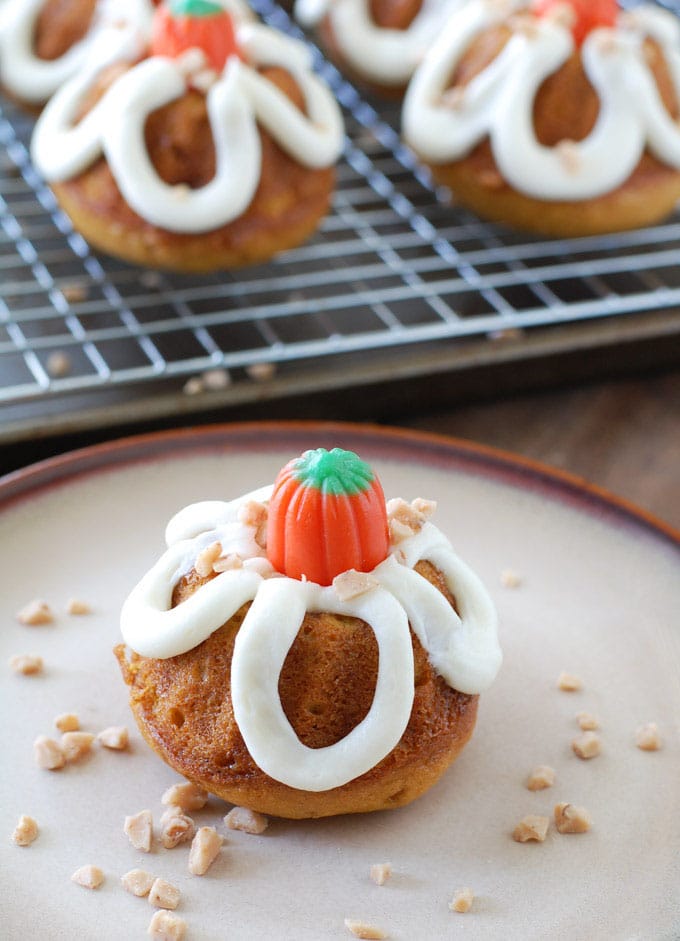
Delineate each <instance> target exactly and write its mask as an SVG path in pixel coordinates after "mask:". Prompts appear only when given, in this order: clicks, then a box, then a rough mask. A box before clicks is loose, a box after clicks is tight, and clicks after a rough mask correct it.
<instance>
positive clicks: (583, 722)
mask: <svg viewBox="0 0 680 941" xmlns="http://www.w3.org/2000/svg"><path fill="white" fill-rule="evenodd" d="M576 721H577V722H578V724H579V728H581V729H583V731H584V732H592V731H593V730H594V729H599V727H600V723H599V722H598V720H597V718H596V717H595V716H594V715H592V714H591V713H590V712H577V713H576Z"/></svg>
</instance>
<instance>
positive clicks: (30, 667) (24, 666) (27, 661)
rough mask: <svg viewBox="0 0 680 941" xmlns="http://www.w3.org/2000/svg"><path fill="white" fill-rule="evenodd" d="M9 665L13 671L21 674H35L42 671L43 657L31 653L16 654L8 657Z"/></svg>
mask: <svg viewBox="0 0 680 941" xmlns="http://www.w3.org/2000/svg"><path fill="white" fill-rule="evenodd" d="M9 666H10V669H11V670H12V672H13V673H18V674H21V675H22V676H35V675H36V674H37V673H42V671H43V666H44V664H43V658H42V657H39V656H38V655H37V654H33V653H20V654H16V655H15V656H13V657H10V659H9Z"/></svg>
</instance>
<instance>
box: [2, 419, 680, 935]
mask: <svg viewBox="0 0 680 941" xmlns="http://www.w3.org/2000/svg"><path fill="white" fill-rule="evenodd" d="M334 444H340V445H343V446H346V447H350V448H353V449H355V450H359V451H360V452H361V453H362V455H363V456H365V457H367V458H368V459H370V460H372V461H373V463H374V465H375V466H376V468H377V470H378V472H379V474H380V476H381V478H382V481H383V485H384V488H385V491H386V493H387V495H388V496H395V495H402V496H404V497H407V498H413V497H415V496H425V497H431V498H434V499H436V500H438V501H439V509H438V512H437V515H436V517H435V521H436V523H437V525H439V526H440V527H441V528H442V529H444V530H445V531H447V532H448V533H449V535H450V537H451V539H452V542H453V544H454V546H455V547H456V548H457V550H458V551H459V552H460V554H461V555H462V556H463V557H464V558H465V559H467V560H468V561H469V562H470V563H471V564H472V565H473V566H474V567H475V568H476V569H477V570H478V571H479V573H480V574H481V575H482V577H483V578H484V579H485V581H486V583H487V585H488V586H489V588H490V589H491V591H492V593H493V595H494V597H495V600H496V602H497V604H498V608H499V612H500V618H501V624H502V643H503V647H504V650H505V663H504V666H503V669H502V673H501V675H500V677H499V679H498V681H497V683H496V685H495V686H494V687H493V689H492V690H491V691H490V692H488V693H487V694H486V695H484V696H483V697H482V700H481V704H480V715H479V722H478V726H477V731H476V733H475V736H474V738H473V740H472V742H471V744H470V745H469V746H468V747H467V749H466V750H465V751H464V753H463V755H462V757H461V758H460V759H459V760H458V762H457V763H456V764H455V765H454V766H453V768H452V769H451V770H450V771H449V772H448V774H447V775H446V776H445V778H444V780H443V781H441V782H440V784H439V785H438V786H437V787H435V788H434V789H433V790H432V791H431V792H430V793H429V794H427V795H426V796H425V797H424V798H422V799H421V800H420V801H418V802H416V803H415V804H413V805H411V806H410V807H407V808H405V809H402V810H399V811H393V812H389V813H380V814H373V815H368V816H358V817H354V818H341V819H332V820H327V821H309V822H287V821H272V823H271V826H270V827H269V830H268V831H267V832H266V833H265V834H264V835H263V836H260V837H255V836H248V835H246V834H243V833H229V834H228V836H227V841H226V843H225V846H224V848H223V851H222V854H221V857H220V858H219V861H218V862H217V863H216V864H215V865H214V866H213V867H212V869H211V870H210V871H209V873H208V874H207V875H206V876H205V877H203V878H198V877H192V876H190V875H189V874H188V872H187V870H186V859H187V848H186V846H180V847H177V848H176V849H174V850H164V849H163V848H162V847H161V846H160V845H158V846H156V848H155V849H154V851H153V852H152V853H151V854H150V855H144V854H141V853H138V852H136V851H135V850H134V849H133V848H132V847H131V846H130V844H129V843H128V841H127V838H126V837H125V836H124V834H123V830H122V826H123V818H124V816H125V815H126V814H131V813H135V812H136V811H138V810H141V809H143V808H147V807H148V808H150V809H151V810H152V811H153V813H154V815H155V818H156V820H158V818H159V817H160V813H161V804H160V797H161V794H162V793H163V791H164V790H165V788H166V787H168V785H170V784H171V783H173V782H174V781H175V780H177V778H176V775H175V774H174V773H173V772H172V771H171V770H170V769H169V768H167V767H166V766H165V765H164V764H163V763H162V762H161V760H160V759H159V758H157V757H156V756H155V755H154V754H153V753H151V752H150V751H149V750H148V748H147V747H146V746H145V745H144V743H143V742H142V741H141V738H140V736H139V734H138V733H137V732H136V729H133V727H132V721H131V718H130V715H129V713H128V708H127V702H126V690H125V688H124V686H123V683H122V681H121V679H120V677H119V675H118V668H117V665H116V663H115V661H114V658H113V656H112V654H111V648H112V646H113V645H114V644H115V643H116V642H117V641H118V626H117V617H118V610H119V608H120V604H121V602H122V600H123V598H124V597H125V594H126V592H127V591H128V590H129V589H130V587H131V586H132V585H133V583H134V582H135V581H136V580H137V579H138V578H139V577H140V576H141V575H142V574H143V572H144V571H145V570H146V569H147V568H148V567H149V566H150V565H151V563H152V562H153V561H154V559H155V558H156V557H157V556H158V554H159V553H160V552H161V551H162V548H163V543H162V540H163V531H164V526H165V523H166V521H167V520H168V518H169V517H170V516H171V515H172V514H173V513H174V512H175V511H176V510H177V509H178V508H179V507H181V506H183V505H185V504H186V503H189V502H191V501H194V500H200V499H208V498H211V499H225V498H230V497H232V496H235V495H237V494H239V493H241V492H243V491H245V490H250V489H252V488H253V487H256V486H259V485H260V484H264V483H267V482H268V481H270V480H271V479H272V478H273V476H274V475H275V473H276V471H277V470H278V468H279V467H280V465H281V464H282V463H283V462H284V461H285V460H287V459H288V458H290V457H292V456H294V455H295V454H296V453H299V452H300V451H301V450H302V449H304V448H305V447H316V446H319V445H325V446H332V445H334ZM0 501H1V502H0V509H1V512H0V571H1V572H2V581H3V590H2V593H1V597H0V611H1V614H2V632H1V644H2V663H3V667H2V671H3V672H2V681H1V685H0V688H1V690H2V715H3V718H4V732H3V754H2V769H3V770H2V775H1V784H0V787H1V790H0V814H1V816H2V833H3V834H4V836H2V839H0V847H1V851H0V852H1V855H0V872H1V875H2V891H1V892H0V925H1V926H2V928H1V929H0V934H1V935H2V938H3V939H7V941H14V939H37V938H46V939H50V941H58V939H69V941H71V939H76V938H77V939H81V938H82V939H102V941H103V939H111V941H114V939H115V941H120V939H125V941H127V939H134V938H140V939H141V938H143V937H145V936H146V935H145V931H146V927H147V925H148V922H149V920H150V918H151V915H152V909H151V906H150V905H149V904H148V902H146V901H145V900H143V899H137V898H134V897H132V896H130V895H127V894H126V893H125V892H124V891H123V890H122V888H121V886H120V883H119V880H120V876H121V875H122V874H123V873H124V872H126V871H127V870H129V869H132V868H134V867H141V868H144V869H147V870H149V871H150V872H152V873H154V874H157V875H162V876H163V877H165V878H166V879H169V880H170V881H171V882H174V883H175V884H177V885H178V886H179V887H180V888H181V890H182V901H181V905H180V908H179V910H178V914H181V915H182V916H183V917H184V918H185V919H186V921H187V923H188V927H189V930H188V939H191V941H208V939H213V941H215V939H227V938H229V939H232V938H235V939H270V938H274V939H284V941H285V939H290V941H303V939H309V941H320V939H334V938H337V939H342V938H349V937H350V935H349V933H348V932H347V930H346V928H345V927H344V924H343V922H344V919H345V918H346V917H351V918H358V919H364V920H366V921H368V922H370V923H373V924H376V925H378V926H380V927H382V928H383V929H384V930H385V931H386V932H388V934H389V937H390V938H393V939H402V941H414V939H417V941H419V939H439V938H447V939H449V938H474V939H494V941H497V939H523V941H524V939H526V941H528V939H558V938H560V939H569V941H574V939H588V941H596V939H603V941H604V939H606V941H617V939H622V941H624V939H625V941H633V939H640V941H643V939H644V941H650V939H668V941H670V939H677V938H679V937H680V746H679V736H678V731H679V729H680V623H679V622H680V552H679V545H678V543H677V542H676V541H675V540H674V538H673V536H672V535H669V534H668V533H666V534H664V533H663V532H662V531H660V530H659V529H656V528H654V526H653V525H650V524H649V522H647V521H645V520H643V519H642V518H641V517H636V516H635V514H634V513H631V512H628V511H627V510H625V509H624V508H621V507H618V506H617V505H616V504H615V503H614V502H612V501H607V500H606V499H605V498H601V497H598V496H596V495H593V494H592V493H589V492H588V491H586V490H585V489H582V488H580V487H579V486H578V485H577V484H575V483H574V482H568V481H565V480H564V479H561V478H558V477H556V476H552V475H550V474H545V473H542V472H541V471H540V469H536V468H532V467H529V466H527V465H524V464H521V463H519V462H516V461H514V460H513V459H512V458H509V457H503V456H498V455H495V456H494V455H493V454H490V453H488V452H483V451H481V450H479V451H478V450H477V449H475V448H474V447H468V446H462V445H459V444H456V443H454V442H447V441H444V440H442V439H428V438H424V437H418V436H415V435H413V436H412V435H407V434H403V433H389V432H386V431H384V432H381V431H378V430H376V429H360V428H352V427H350V426H337V427H333V426H326V425H324V426H300V425H290V426H274V425H272V426H234V427H232V428H224V429H206V430H204V431H202V432H198V433H189V434H187V433H177V434H170V435H165V436H160V437H156V438H146V439H138V440H133V441H131V442H123V443H121V444H118V445H113V446H108V447H104V448H99V449H94V450H93V451H91V452H88V453H84V454H82V453H81V454H80V455H76V456H75V457H71V458H68V459H67V460H66V461H65V462H57V463H56V464H53V465H51V466H48V467H43V468H38V469H37V470H32V471H29V472H25V473H23V474H20V475H18V476H15V477H13V478H9V479H7V480H6V481H5V483H4V484H2V483H0ZM506 568H512V569H514V570H516V571H517V572H519V573H520V574H521V575H522V584H521V586H520V587H519V588H516V589H508V588H503V587H502V586H501V584H500V580H499V576H500V573H501V571H502V570H503V569H506ZM71 596H77V597H80V598H83V599H85V600H87V601H89V602H91V603H92V605H93V606H94V609H95V612H94V613H93V614H92V615H90V616H88V617H81V618H76V617H69V616H67V615H66V614H65V613H64V608H65V604H66V602H67V600H68V599H69V598H70V597H71ZM34 597H42V598H44V599H46V600H47V601H48V602H49V603H50V604H51V605H53V607H54V608H55V609H56V611H57V612H58V618H57V621H56V623H55V624H54V625H51V626H46V627H33V628H31V627H24V626H21V625H20V624H18V623H17V622H16V621H15V619H14V613H15V611H16V610H17V609H19V608H20V607H21V606H22V605H24V604H25V603H26V602H27V601H28V600H30V599H32V598H34ZM24 652H36V653H39V654H41V655H42V657H43V658H44V660H45V664H46V669H45V673H44V675H42V676H35V677H24V676H15V675H13V674H12V673H11V671H10V670H9V668H8V667H7V666H6V664H7V660H8V658H9V657H10V656H11V655H12V654H16V653H24ZM562 670H568V671H570V672H573V673H576V674H578V675H579V676H580V677H582V679H583V681H584V688H583V690H582V691H581V692H579V693H572V694H569V693H564V692H559V691H558V690H557V688H556V679H557V676H558V674H559V673H560V672H561V671H562ZM580 710H588V711H591V712H593V713H595V714H596V715H597V716H598V717H599V718H600V720H601V735H602V740H603V752H602V754H601V755H600V756H599V757H598V758H595V759H593V760H591V761H581V760H579V759H578V758H576V757H575V756H574V755H573V754H572V752H571V748H570V742H571V740H572V738H573V737H574V736H575V735H576V734H577V731H578V730H577V726H576V720H575V714H576V713H577V712H578V711H580ZM66 711H75V712H77V713H78V714H79V715H80V718H81V723H82V726H83V728H84V729H86V730H91V731H94V732H96V731H98V730H99V729H101V728H103V727H105V726H107V725H111V724H118V723H125V724H128V725H129V726H130V728H131V731H132V732H133V734H132V746H131V749H130V751H129V752H128V753H122V754H118V753H113V752H107V751H105V750H104V749H97V750H96V751H95V753H94V754H93V755H92V757H91V758H90V759H88V760H86V761H84V762H83V763H82V764H80V765H73V766H70V767H67V768H66V769H64V770H62V771H57V772H49V771H42V770H40V769H39V768H37V767H36V765H35V764H34V762H33V757H32V742H33V740H34V739H35V737H36V736H37V735H39V734H46V735H58V733H56V730H55V729H54V727H53V719H54V717H55V716H56V715H57V714H58V713H62V712H66ZM646 721H655V722H657V723H658V725H659V726H660V728H661V731H662V734H663V738H664V748H663V749H662V750H661V751H659V752H655V753H647V752H642V751H640V750H638V749H637V748H636V747H635V745H634V743H633V738H634V733H635V730H636V728H637V726H638V725H639V724H640V723H643V722H646ZM536 764H550V765H552V766H553V767H554V768H555V769H556V770H557V783H556V785H555V787H554V788H552V789H550V790H546V791H543V792H538V793H531V792H529V791H528V790H526V788H525V787H524V779H525V777H526V775H527V773H528V772H529V771H530V770H531V769H532V767H533V766H534V765H536ZM557 801H570V802H573V803H576V804H581V805H583V806H585V807H586V808H587V809H588V810H589V811H590V813H591V815H592V817H593V820H594V825H593V828H592V830H591V832H590V833H587V834H584V835H579V836H560V835H559V834H557V833H556V832H555V830H554V828H552V827H551V830H550V833H549V835H548V838H547V840H546V841H545V843H543V844H527V845H520V844H518V843H514V842H513V841H512V839H511V838H510V833H511V831H512V829H513V827H514V825H515V823H516V822H517V821H518V820H519V819H520V818H521V817H522V816H524V815H525V814H528V813H538V814H546V815H551V813H552V808H553V805H554V804H555V803H556V802H557ZM227 809H228V808H227V806H226V805H224V804H222V803H221V802H220V801H216V800H215V801H211V804H210V805H209V806H208V807H207V808H206V809H205V810H204V811H201V812H199V813H197V814H196V815H195V816H196V819H197V820H198V821H199V822H200V823H201V824H210V825H213V824H214V825H217V826H218V828H221V829H223V826H222V822H221V820H222V816H223V814H224V813H225V812H226V810H227ZM22 813H26V814H31V815H33V816H34V817H35V818H36V819H37V820H38V822H39V824H40V836H39V838H38V840H37V841H36V842H35V843H34V844H33V845H32V846H30V847H28V848H20V847H16V846H14V845H13V844H12V843H11V842H10V834H11V833H12V830H13V828H14V826H15V823H16V820H17V818H18V817H19V815H20V814H22ZM385 861H389V862H391V863H392V866H393V869H394V875H393V877H392V879H391V880H390V881H389V882H388V883H387V884H386V885H385V886H383V887H377V886H375V885H374V884H372V883H371V881H370V880H369V876H368V873H369V868H370V866H371V864H372V863H376V862H385ZM85 863H94V864H97V865H99V866H101V868H102V869H103V870H104V872H105V874H106V882H105V884H104V885H103V886H102V887H101V888H100V889H99V890H97V891H95V892H92V891H88V890H86V889H83V888H80V887H78V886H76V885H74V884H73V883H71V881H70V876H71V873H72V872H73V871H74V870H75V869H77V868H78V867H79V866H81V865H83V864H85ZM461 886H470V887H471V888H472V889H473V891H474V893H475V902H474V906H473V909H472V911H471V912H469V913H468V914H466V915H460V914H454V913H452V912H450V911H449V910H448V902H449V900H450V898H451V896H452V894H453V892H454V890H455V889H457V888H459V887H461Z"/></svg>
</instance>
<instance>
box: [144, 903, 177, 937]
mask: <svg viewBox="0 0 680 941" xmlns="http://www.w3.org/2000/svg"><path fill="white" fill-rule="evenodd" d="M186 931H187V923H186V922H185V920H184V919H183V918H180V917H179V915H174V914H173V913H172V912H166V911H165V910H164V909H160V910H159V911H157V912H155V913H154V916H153V918H152V919H151V921H150V922H149V927H148V928H147V930H146V933H147V934H148V935H149V936H150V937H151V938H154V939H155V941H183V939H184V938H185V937H186Z"/></svg>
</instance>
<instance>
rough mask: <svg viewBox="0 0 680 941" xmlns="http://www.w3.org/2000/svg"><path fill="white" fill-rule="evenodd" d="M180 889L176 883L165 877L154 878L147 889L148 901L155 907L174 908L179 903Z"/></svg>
mask: <svg viewBox="0 0 680 941" xmlns="http://www.w3.org/2000/svg"><path fill="white" fill-rule="evenodd" d="M179 897H180V891H179V889H178V888H177V886H176V885H172V883H171V882H167V881H166V880H165V879H161V878H160V877H159V878H158V879H154V882H153V885H152V886H151V889H150V890H149V902H150V904H151V905H154V906H155V907H156V908H171V909H175V908H177V906H178V905H179Z"/></svg>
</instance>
